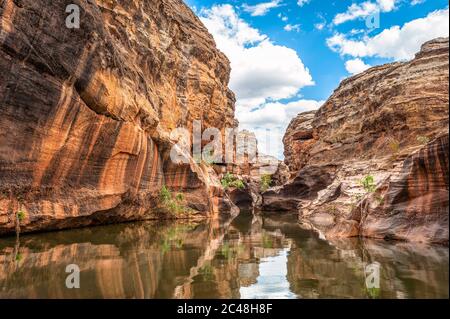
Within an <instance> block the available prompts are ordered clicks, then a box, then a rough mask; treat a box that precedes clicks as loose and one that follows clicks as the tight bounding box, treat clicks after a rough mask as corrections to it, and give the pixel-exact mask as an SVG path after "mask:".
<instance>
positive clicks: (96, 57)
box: [0, 0, 236, 234]
mask: <svg viewBox="0 0 450 319" xmlns="http://www.w3.org/2000/svg"><path fill="white" fill-rule="evenodd" d="M70 3H74V4H77V5H78V6H79V7H80V12H81V25H80V28H79V29H68V28H66V27H65V19H66V16H67V13H65V10H66V6H67V5H68V4H69V1H65V0H21V1H13V0H5V1H2V2H1V3H0V234H6V233H11V232H13V231H14V228H15V226H16V223H17V221H18V218H16V217H17V216H15V214H16V213H17V212H18V211H21V212H24V214H22V215H21V219H20V227H21V231H22V232H27V231H36V230H48V229H59V228H67V227H76V226H83V225H90V224H98V223H110V222H116V221H123V220H135V219H146V218H157V217H161V216H157V215H158V213H157V211H156V210H155V209H154V208H155V205H156V201H157V200H158V193H159V191H160V189H161V187H162V186H163V185H167V186H168V187H169V188H171V189H174V190H177V191H180V192H183V193H185V194H186V202H187V203H189V206H190V208H191V209H194V210H196V211H198V212H200V213H201V214H203V215H208V214H214V213H217V212H218V210H219V207H220V206H221V209H222V211H225V210H226V209H229V208H230V205H229V204H227V203H226V202H225V201H223V200H221V188H220V183H219V181H218V179H217V177H215V174H214V172H213V171H212V169H210V168H208V167H206V166H205V165H197V164H195V163H194V162H192V161H191V163H190V164H184V165H175V164H173V163H172V162H171V161H170V160H169V152H170V149H171V147H172V145H173V144H174V143H175V142H176V141H173V140H171V139H170V136H169V132H170V131H171V130H172V129H174V128H177V127H186V128H188V129H191V128H192V121H193V120H194V119H196V120H201V121H202V124H203V128H206V127H217V128H219V129H224V128H225V127H235V126H236V121H235V119H234V95H233V93H232V92H231V91H230V90H229V89H228V87H227V85H228V81H229V74H230V66H229V61H228V60H227V58H226V57H225V56H224V55H223V54H222V53H221V52H219V51H218V50H217V49H216V48H215V43H214V40H213V38H212V36H211V35H210V34H209V33H208V32H207V30H206V29H205V27H204V26H203V25H202V23H201V22H200V20H199V19H198V18H197V17H196V16H195V15H194V14H193V13H192V12H191V10H190V9H189V8H188V7H187V6H186V5H184V3H183V2H182V1H181V0H152V1H126V0H96V1H83V0H72V1H70ZM42 8H45V10H42ZM224 205H225V206H224ZM163 217H164V216H163ZM166 217H167V216H166Z"/></svg>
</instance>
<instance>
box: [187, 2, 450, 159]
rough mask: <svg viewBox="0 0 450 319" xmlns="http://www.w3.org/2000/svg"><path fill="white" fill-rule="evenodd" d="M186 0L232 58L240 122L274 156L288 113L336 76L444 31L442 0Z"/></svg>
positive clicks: (318, 96)
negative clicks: (255, 134) (255, 133)
mask: <svg viewBox="0 0 450 319" xmlns="http://www.w3.org/2000/svg"><path fill="white" fill-rule="evenodd" d="M185 2H186V3H187V4H188V5H189V6H191V8H193V10H194V11H195V12H196V13H197V15H199V16H200V18H201V19H202V21H203V22H204V23H205V25H206V26H207V28H208V29H209V30H210V32H211V33H212V34H213V36H214V38H215V40H216V42H217V45H218V47H219V49H221V50H222V51H223V52H224V53H225V54H227V56H228V57H229V59H230V60H231V65H232V68H233V71H232V74H231V83H230V87H231V88H232V89H233V90H234V91H235V93H236V95H237V98H238V101H237V110H236V116H237V118H238V120H239V121H240V123H241V128H245V129H250V130H253V131H256V132H257V137H258V140H259V143H260V148H262V151H263V152H265V153H269V154H271V155H274V156H277V157H279V158H282V146H280V141H281V138H282V135H283V134H284V130H285V129H286V126H287V125H288V123H289V121H290V119H291V118H292V117H294V116H295V115H296V114H297V113H299V112H302V111H308V110H311V109H316V108H318V107H319V106H320V105H321V104H322V103H323V101H324V100H326V99H327V98H328V97H329V96H330V95H331V93H332V92H333V90H334V89H335V88H337V87H338V85H339V82H340V81H341V80H342V79H344V78H346V77H348V76H350V75H352V74H357V73H359V72H361V71H363V70H365V69H367V68H368V67H370V66H375V65H379V64H383V63H387V62H392V61H401V60H408V59H410V58H412V57H413V55H414V52H416V51H417V50H418V48H420V45H421V44H422V43H423V42H424V41H427V40H430V39H432V38H435V37H437V36H448V1H444V0H364V1H354V0H329V1H328V0H244V1H240V0H228V1H227V0H201V1H200V0H185ZM268 132H269V133H268ZM270 140H272V141H270Z"/></svg>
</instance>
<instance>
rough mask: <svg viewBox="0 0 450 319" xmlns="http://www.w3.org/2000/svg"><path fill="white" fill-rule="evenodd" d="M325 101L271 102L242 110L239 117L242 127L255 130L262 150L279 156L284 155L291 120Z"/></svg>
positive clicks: (314, 108)
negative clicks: (283, 141)
mask: <svg viewBox="0 0 450 319" xmlns="http://www.w3.org/2000/svg"><path fill="white" fill-rule="evenodd" d="M323 103H324V101H315V100H297V101H293V102H289V103H284V104H283V103H280V102H270V103H267V104H264V105H262V106H261V107H260V108H259V109H257V110H254V111H252V112H248V111H246V110H240V111H238V112H237V114H236V115H237V117H238V119H239V121H240V127H241V129H247V130H250V131H253V132H255V135H256V138H257V139H258V148H259V150H260V152H262V153H264V154H268V155H272V156H274V157H277V158H282V156H283V144H282V143H281V142H280V141H281V140H282V139H283V136H284V133H285V132H286V129H287V126H288V125H289V123H290V121H291V120H292V119H293V118H294V117H295V116H297V114H299V113H301V112H307V111H312V110H317V109H318V108H319V107H320V106H321V105H322V104H323Z"/></svg>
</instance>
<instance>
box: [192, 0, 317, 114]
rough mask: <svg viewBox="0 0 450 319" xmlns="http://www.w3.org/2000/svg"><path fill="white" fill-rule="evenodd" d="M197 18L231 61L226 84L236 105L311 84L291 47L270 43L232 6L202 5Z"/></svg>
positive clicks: (277, 96) (273, 98)
mask: <svg viewBox="0 0 450 319" xmlns="http://www.w3.org/2000/svg"><path fill="white" fill-rule="evenodd" d="M200 19H201V20H202V21H203V23H204V24H205V25H206V27H207V28H208V30H209V31H210V32H211V33H212V35H213V36H214V39H215V40H216V43H217V46H218V48H219V49H220V50H221V51H222V52H224V53H225V54H226V55H227V56H228V58H229V59H230V61H231V67H232V71H231V80H230V88H231V89H232V90H233V91H234V92H235V93H236V97H237V107H238V108H244V109H252V108H255V107H257V106H259V105H261V104H264V103H265V102H267V101H276V100H280V99H285V98H291V97H293V96H295V95H296V94H297V93H298V91H299V90H300V89H301V88H302V87H304V86H308V85H313V84H314V82H313V80H312V77H311V74H310V72H309V70H308V69H307V68H306V67H305V66H304V64H303V62H302V61H301V59H300V58H299V56H298V54H297V52H296V51H295V50H293V49H291V48H288V47H285V46H281V45H277V44H274V43H273V42H272V41H271V40H270V39H269V38H268V37H267V36H266V35H263V34H261V33H260V32H259V30H257V29H255V28H252V27H251V26H250V25H249V24H248V23H247V22H245V21H244V20H242V19H241V18H240V17H239V16H238V15H237V13H236V11H235V10H234V8H233V6H231V5H229V4H225V5H218V6H213V7H212V8H210V9H203V10H201V12H200Z"/></svg>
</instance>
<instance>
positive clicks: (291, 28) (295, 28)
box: [284, 24, 300, 32]
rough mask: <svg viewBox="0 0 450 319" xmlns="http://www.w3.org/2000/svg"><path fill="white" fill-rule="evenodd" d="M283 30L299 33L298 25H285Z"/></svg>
mask: <svg viewBox="0 0 450 319" xmlns="http://www.w3.org/2000/svg"><path fill="white" fill-rule="evenodd" d="M284 30H285V31H288V32H290V31H296V32H300V24H286V25H285V26H284Z"/></svg>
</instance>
